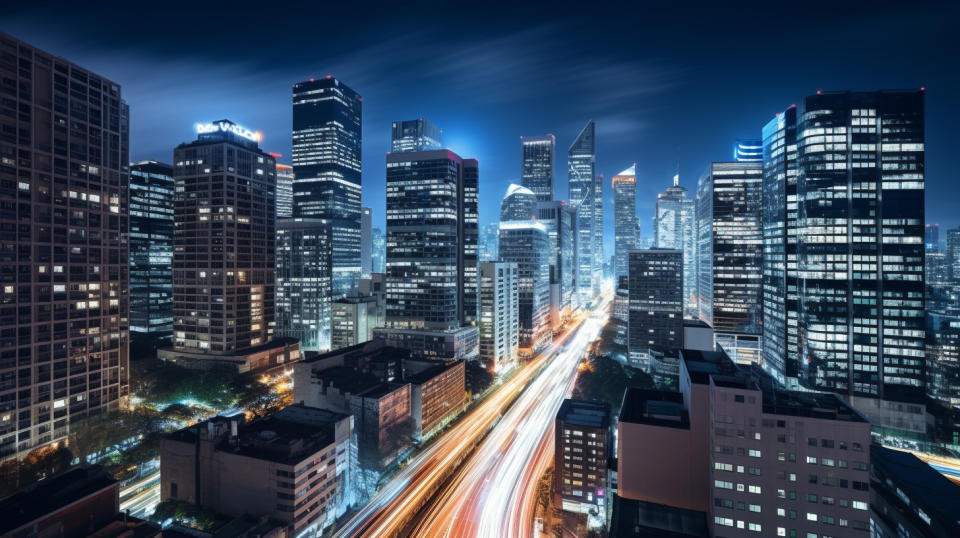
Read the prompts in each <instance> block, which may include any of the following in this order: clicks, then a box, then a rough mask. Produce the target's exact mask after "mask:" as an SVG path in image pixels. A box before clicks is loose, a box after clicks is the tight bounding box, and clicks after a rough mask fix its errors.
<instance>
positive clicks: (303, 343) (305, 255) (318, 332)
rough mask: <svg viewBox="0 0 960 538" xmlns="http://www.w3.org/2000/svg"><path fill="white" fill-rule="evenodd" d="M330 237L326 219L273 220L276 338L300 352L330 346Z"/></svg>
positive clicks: (331, 262)
mask: <svg viewBox="0 0 960 538" xmlns="http://www.w3.org/2000/svg"><path fill="white" fill-rule="evenodd" d="M331 237H332V234H331V231H330V221H328V220H326V219H301V218H286V219H277V234H276V238H277V247H276V248H277V250H276V253H277V254H276V261H277V288H276V289H277V299H276V312H277V315H276V317H277V336H285V337H289V338H296V339H297V340H299V341H300V349H302V350H304V351H327V350H329V349H330V345H331V304H332V302H333V299H332V296H333V293H332V291H331V287H332V285H333V269H332V265H333V260H332V256H331V250H332V249H331V247H330V241H331Z"/></svg>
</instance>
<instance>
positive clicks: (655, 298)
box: [627, 248, 684, 373]
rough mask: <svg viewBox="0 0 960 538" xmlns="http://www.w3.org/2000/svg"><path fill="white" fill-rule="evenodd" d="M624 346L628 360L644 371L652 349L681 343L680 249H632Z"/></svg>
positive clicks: (658, 349)
mask: <svg viewBox="0 0 960 538" xmlns="http://www.w3.org/2000/svg"><path fill="white" fill-rule="evenodd" d="M628 256H629V277H628V285H627V289H628V290H629V291H628V294H629V307H628V308H629V312H628V317H627V327H628V333H627V334H628V338H627V346H628V350H629V353H630V362H631V364H633V365H634V366H636V367H638V368H642V369H643V370H644V371H646V372H647V373H653V372H652V370H651V360H650V352H651V351H660V352H663V351H672V350H676V349H680V348H682V347H683V303H684V301H683V252H682V251H680V250H675V249H659V248H658V249H650V250H631V251H629V253H628Z"/></svg>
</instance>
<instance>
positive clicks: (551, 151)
mask: <svg viewBox="0 0 960 538" xmlns="http://www.w3.org/2000/svg"><path fill="white" fill-rule="evenodd" d="M521 146H522V148H523V162H522V166H521V174H520V178H521V182H522V183H523V186H524V187H526V188H528V189H530V190H531V191H533V193H534V194H535V195H536V196H537V200H542V201H550V200H553V160H554V158H555V157H556V152H557V139H556V138H555V137H554V136H553V135H552V134H548V135H543V136H524V137H521Z"/></svg>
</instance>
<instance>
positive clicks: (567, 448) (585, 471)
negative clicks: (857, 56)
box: [552, 398, 610, 522]
mask: <svg viewBox="0 0 960 538" xmlns="http://www.w3.org/2000/svg"><path fill="white" fill-rule="evenodd" d="M554 432H555V433H554V451H553V458H554V459H553V462H554V465H553V468H554V473H553V488H552V489H553V497H554V506H557V507H560V508H561V509H562V510H566V511H568V512H577V513H581V514H589V515H592V516H594V517H596V518H597V519H598V520H600V521H604V522H606V513H607V497H609V491H610V483H609V480H608V477H607V461H608V458H609V456H610V405H609V404H607V403H601V402H591V401H585V400H573V399H569V398H568V399H566V400H564V401H563V403H562V404H560V409H559V410H558V411H557V417H556V420H555V422H554Z"/></svg>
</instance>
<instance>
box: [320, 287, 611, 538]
mask: <svg viewBox="0 0 960 538" xmlns="http://www.w3.org/2000/svg"><path fill="white" fill-rule="evenodd" d="M608 304H609V299H607V300H606V301H605V303H604V304H603V306H602V307H601V308H600V309H599V311H601V312H606V311H607V310H608ZM605 317H606V314H597V315H592V316H590V317H587V318H585V319H582V320H578V322H577V323H574V324H573V325H572V327H571V328H570V329H568V330H567V332H566V333H564V334H563V335H561V337H560V338H558V339H557V340H556V341H555V342H554V344H553V345H551V346H550V347H549V348H547V349H546V350H544V352H543V353H541V354H540V355H538V356H537V357H536V358H534V359H533V360H532V361H530V362H528V363H527V364H525V365H524V366H522V367H521V370H520V371H519V372H517V373H516V374H515V375H514V376H513V377H511V378H510V379H509V380H507V381H506V382H505V383H504V384H503V385H502V386H501V387H500V388H498V389H497V390H495V391H494V392H493V393H491V394H490V395H489V396H488V397H487V398H485V399H484V400H483V401H482V402H481V403H480V404H479V405H478V406H477V407H475V408H474V409H472V410H471V411H470V412H468V413H467V414H466V415H465V416H464V417H463V418H462V419H461V420H460V421H459V422H457V423H456V424H455V425H454V426H453V427H452V428H451V429H450V430H449V431H447V432H446V433H444V434H443V435H442V436H441V437H440V438H439V439H437V440H436V441H435V442H434V443H433V444H432V445H430V446H429V447H427V448H426V449H425V450H424V451H423V452H421V453H420V454H419V455H418V456H416V457H414V458H413V460H412V461H411V462H410V463H409V464H408V466H407V467H405V468H403V470H401V471H400V472H398V473H397V475H396V476H395V477H394V478H393V479H392V480H391V481H390V482H388V483H387V484H386V485H385V486H384V487H383V488H382V489H381V490H380V491H379V492H377V494H376V495H374V497H373V499H372V500H371V501H370V502H369V503H367V505H366V506H365V507H364V508H363V509H361V510H360V511H359V512H358V513H357V514H355V515H354V516H353V517H352V518H351V519H350V520H349V521H348V522H347V523H346V524H345V525H344V526H343V527H341V528H340V529H339V531H338V532H337V536H376V537H385V536H398V535H400V534H401V533H404V534H406V533H408V532H409V528H408V526H409V525H410V524H411V523H413V522H414V520H415V519H416V518H417V516H418V514H419V513H420V511H421V510H424V511H425V513H426V514H427V516H426V518H424V519H422V520H421V521H420V523H419V526H418V527H417V528H418V529H420V528H422V527H423V526H425V525H429V526H431V528H433V527H432V525H433V523H431V522H432V521H434V520H435V519H441V517H440V516H444V517H446V518H450V519H449V521H453V522H456V521H457V519H456V518H457V515H456V514H459V513H460V512H459V511H454V507H463V508H464V510H467V511H469V512H470V513H471V514H479V513H480V512H481V509H482V508H484V507H486V506H490V507H493V506H506V503H508V502H509V501H508V497H510V496H513V495H514V494H515V492H514V491H513V490H511V488H508V487H502V488H501V487H492V486H489V484H491V483H493V482H495V483H497V484H500V485H504V486H506V485H508V483H509V482H511V481H513V482H512V483H513V485H514V486H516V485H517V484H518V483H519V482H520V481H519V479H517V480H514V479H513V478H512V477H515V476H523V477H526V478H527V482H525V483H524V484H525V485H529V486H530V487H531V488H532V487H534V486H535V482H536V480H537V477H538V476H539V475H536V474H533V473H534V469H532V468H531V466H528V465H526V463H527V462H529V460H530V455H531V454H532V453H533V452H534V450H536V449H537V447H541V446H542V445H543V443H544V442H545V441H544V436H545V434H546V433H547V429H549V427H550V426H552V424H553V417H554V415H555V414H556V411H557V409H558V408H559V405H560V404H559V402H560V401H562V399H563V398H564V396H565V395H566V393H567V392H568V389H569V387H570V383H571V382H572V380H573V379H574V377H575V373H576V368H577V364H578V363H579V360H580V357H581V356H582V355H583V352H584V351H585V350H586V347H587V345H589V343H590V342H592V341H593V340H594V339H595V338H596V336H597V335H598V334H599V331H600V328H601V327H602V325H603V319H605ZM554 356H556V358H554ZM551 359H552V360H551ZM541 368H543V373H542V374H540V375H537V374H538V373H539V372H540V370H541ZM528 383H529V384H530V386H529V387H527V385H528ZM514 400H516V402H517V404H516V405H514V406H513V407H511V404H512V403H513V402H514ZM554 403H555V405H554ZM508 409H509V411H508ZM516 409H519V410H520V411H518V413H520V414H521V415H522V417H520V418H518V417H517V415H516V414H515V412H514V410H516ZM504 413H506V415H504ZM501 419H502V420H501ZM491 428H492V430H491ZM488 432H489V434H490V437H489V438H488V439H490V440H493V441H484V442H483V443H482V444H480V446H479V448H477V447H478V443H480V442H481V441H483V440H484V438H485V436H486V435H487V433H488ZM531 443H532V446H531ZM491 446H494V447H497V446H498V447H499V449H491V448H490V447H491ZM475 448H476V449H477V452H476V453H474V449H475ZM501 451H502V452H503V453H502V454H501V453H500V452H501ZM550 453H552V445H551V450H550ZM474 454H475V455H474ZM521 455H522V456H523V457H520V456H521ZM461 464H463V465H464V467H463V470H461V471H460V472H456V471H457V470H458V469H459V468H460V466H461ZM484 465H486V467H487V468H493V467H496V474H493V473H491V474H487V475H481V476H480V478H479V482H481V483H482V484H484V487H482V488H480V489H481V490H482V491H480V492H475V493H474V496H473V497H472V498H470V499H464V498H459V499H453V498H452V493H451V490H452V488H453V486H454V485H455V484H465V483H466V481H465V478H466V477H467V475H469V476H471V477H474V478H476V477H477V476H478V475H477V474H476V471H475V470H476V469H477V468H478V467H481V466H484ZM501 472H502V473H503V474H500V473H501ZM513 489H517V488H513ZM521 489H522V488H521ZM528 495H529V493H528V494H526V495H521V496H522V497H524V498H527V496H528ZM434 496H437V497H438V499H437V500H438V502H432V501H433V499H434ZM488 502H489V503H490V504H489V505H488V504H487V503H488ZM524 504H531V503H528V502H526V501H525V502H524ZM438 507H439V508H438ZM444 507H446V508H444ZM432 514H436V516H432ZM502 515H504V516H505V517H506V516H507V514H506V512H505V511H504V512H503V513H502ZM510 517H514V516H510ZM516 517H517V518H520V517H523V516H522V515H517V516H516ZM476 524H480V521H479V520H478V521H476ZM517 525H520V526H523V525H521V524H520V522H519V520H518V521H517ZM496 526H497V527H499V528H502V527H503V524H502V523H501V522H496ZM484 528H486V527H484ZM458 529H459V527H458ZM424 532H426V531H424ZM458 532H459V531H458ZM442 534H443V533H442V532H441V534H429V533H428V534H422V533H421V532H420V531H419V530H417V531H416V532H414V535H421V536H439V535H442ZM455 535H456V536H467V535H471V533H470V532H467V534H459V533H458V534H455ZM491 536H507V535H506V534H500V533H496V534H491Z"/></svg>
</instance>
